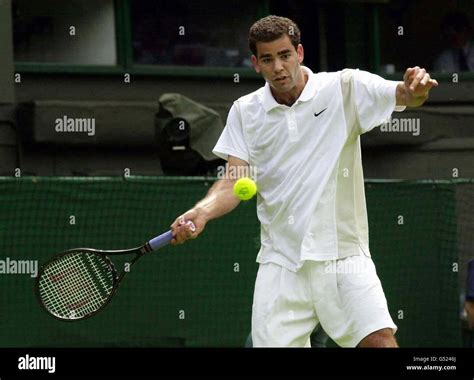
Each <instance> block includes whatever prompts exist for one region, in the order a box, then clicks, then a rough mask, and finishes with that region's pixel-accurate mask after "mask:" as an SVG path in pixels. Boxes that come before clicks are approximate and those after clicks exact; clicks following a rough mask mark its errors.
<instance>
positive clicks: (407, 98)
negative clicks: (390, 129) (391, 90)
mask: <svg viewBox="0 0 474 380" xmlns="http://www.w3.org/2000/svg"><path fill="white" fill-rule="evenodd" d="M396 96H397V106H407V107H419V106H421V105H423V103H424V102H425V101H426V100H427V99H428V94H423V95H421V96H413V95H412V94H411V93H410V92H409V91H408V90H407V87H406V85H405V83H403V82H400V83H399V84H398V86H397V95H396Z"/></svg>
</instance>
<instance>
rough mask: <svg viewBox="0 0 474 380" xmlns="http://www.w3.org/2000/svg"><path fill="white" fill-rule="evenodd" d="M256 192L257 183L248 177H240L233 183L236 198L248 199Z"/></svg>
mask: <svg viewBox="0 0 474 380" xmlns="http://www.w3.org/2000/svg"><path fill="white" fill-rule="evenodd" d="M256 193H257V185H256V184H255V182H254V181H252V180H251V179H250V178H248V177H245V178H240V179H239V180H238V181H236V182H235V184H234V194H235V195H236V196H237V198H239V199H241V200H243V201H248V200H249V199H251V198H252V197H253V196H254V195H255V194H256Z"/></svg>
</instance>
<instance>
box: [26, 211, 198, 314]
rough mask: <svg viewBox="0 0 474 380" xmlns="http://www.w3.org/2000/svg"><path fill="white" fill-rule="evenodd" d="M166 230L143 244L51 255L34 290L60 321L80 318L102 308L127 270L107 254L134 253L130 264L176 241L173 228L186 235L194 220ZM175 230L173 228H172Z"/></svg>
mask: <svg viewBox="0 0 474 380" xmlns="http://www.w3.org/2000/svg"><path fill="white" fill-rule="evenodd" d="M178 224H179V226H177V227H175V226H173V230H169V231H167V232H165V233H163V234H161V235H159V236H157V237H155V238H153V239H151V240H150V241H149V242H147V243H145V244H144V245H142V246H140V247H137V248H132V249H124V250H98V249H92V248H74V249H70V250H67V251H65V252H63V253H60V254H59V255H56V256H54V257H53V258H52V259H51V260H50V261H48V262H47V263H46V264H45V265H43V267H42V268H41V270H40V272H39V274H38V277H37V278H36V283H35V292H36V295H37V297H38V299H39V302H40V303H41V305H42V306H43V307H44V309H45V310H46V311H47V312H48V313H49V314H51V315H52V316H53V317H55V318H57V319H60V320H63V321H79V320H82V319H86V318H89V317H91V316H93V315H94V314H96V313H97V312H98V311H100V310H102V309H103V308H104V307H105V306H107V304H108V303H109V302H110V300H111V299H112V297H113V295H114V294H115V291H116V290H117V288H118V285H119V284H120V282H121V281H122V279H123V278H124V276H125V274H126V272H125V271H122V272H121V273H120V274H118V273H117V270H116V269H115V266H114V264H113V262H112V260H111V259H110V258H109V256H113V255H126V254H130V255H132V254H134V255H135V257H134V258H133V259H132V260H131V261H130V263H129V264H130V266H132V265H133V264H134V263H135V262H136V261H137V260H138V259H139V258H140V257H142V256H144V255H145V254H147V253H149V252H153V251H156V250H158V249H160V248H162V247H164V246H166V245H167V244H169V243H170V242H172V241H173V243H175V236H174V235H175V234H176V231H179V233H180V234H181V235H182V234H183V233H186V234H187V235H189V236H192V235H193V234H194V231H195V230H196V227H195V225H194V224H193V222H191V221H188V222H185V221H184V219H181V220H180V221H179V223H178ZM173 231H175V232H173Z"/></svg>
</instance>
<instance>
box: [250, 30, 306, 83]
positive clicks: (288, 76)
mask: <svg viewBox="0 0 474 380" xmlns="http://www.w3.org/2000/svg"><path fill="white" fill-rule="evenodd" d="M303 58H304V52H303V46H302V45H301V44H300V45H298V48H297V49H295V47H294V46H293V45H292V44H291V40H290V37H289V36H287V35H286V34H285V35H283V36H282V37H280V38H279V39H277V40H275V41H271V42H257V56H255V55H252V63H253V65H254V68H255V71H256V72H257V73H261V74H262V75H263V77H264V78H265V80H266V81H267V82H268V83H269V84H270V86H272V88H273V89H274V90H275V91H277V92H287V91H290V90H292V89H293V88H294V87H295V86H296V84H297V83H298V82H299V81H301V80H303V79H302V73H301V69H300V63H301V62H303Z"/></svg>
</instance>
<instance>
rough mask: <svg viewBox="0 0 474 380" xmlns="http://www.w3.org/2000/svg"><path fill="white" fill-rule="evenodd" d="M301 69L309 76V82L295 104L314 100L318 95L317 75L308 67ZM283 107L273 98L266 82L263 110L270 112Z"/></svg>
mask: <svg viewBox="0 0 474 380" xmlns="http://www.w3.org/2000/svg"><path fill="white" fill-rule="evenodd" d="M301 69H302V70H303V71H304V73H305V74H306V75H308V81H307V82H306V84H305V86H304V88H303V91H302V92H301V94H300V96H299V98H298V99H297V100H296V102H295V104H296V103H298V102H305V101H308V100H310V99H313V98H314V95H315V94H316V83H315V75H314V74H313V72H312V71H311V70H310V69H309V68H307V67H306V66H301ZM281 105H282V104H280V103H278V102H277V101H276V100H275V98H274V97H273V94H272V91H271V89H270V85H269V84H268V82H266V83H265V87H264V89H263V108H264V109H265V112H269V111H270V110H272V109H273V108H275V107H278V106H281Z"/></svg>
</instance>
